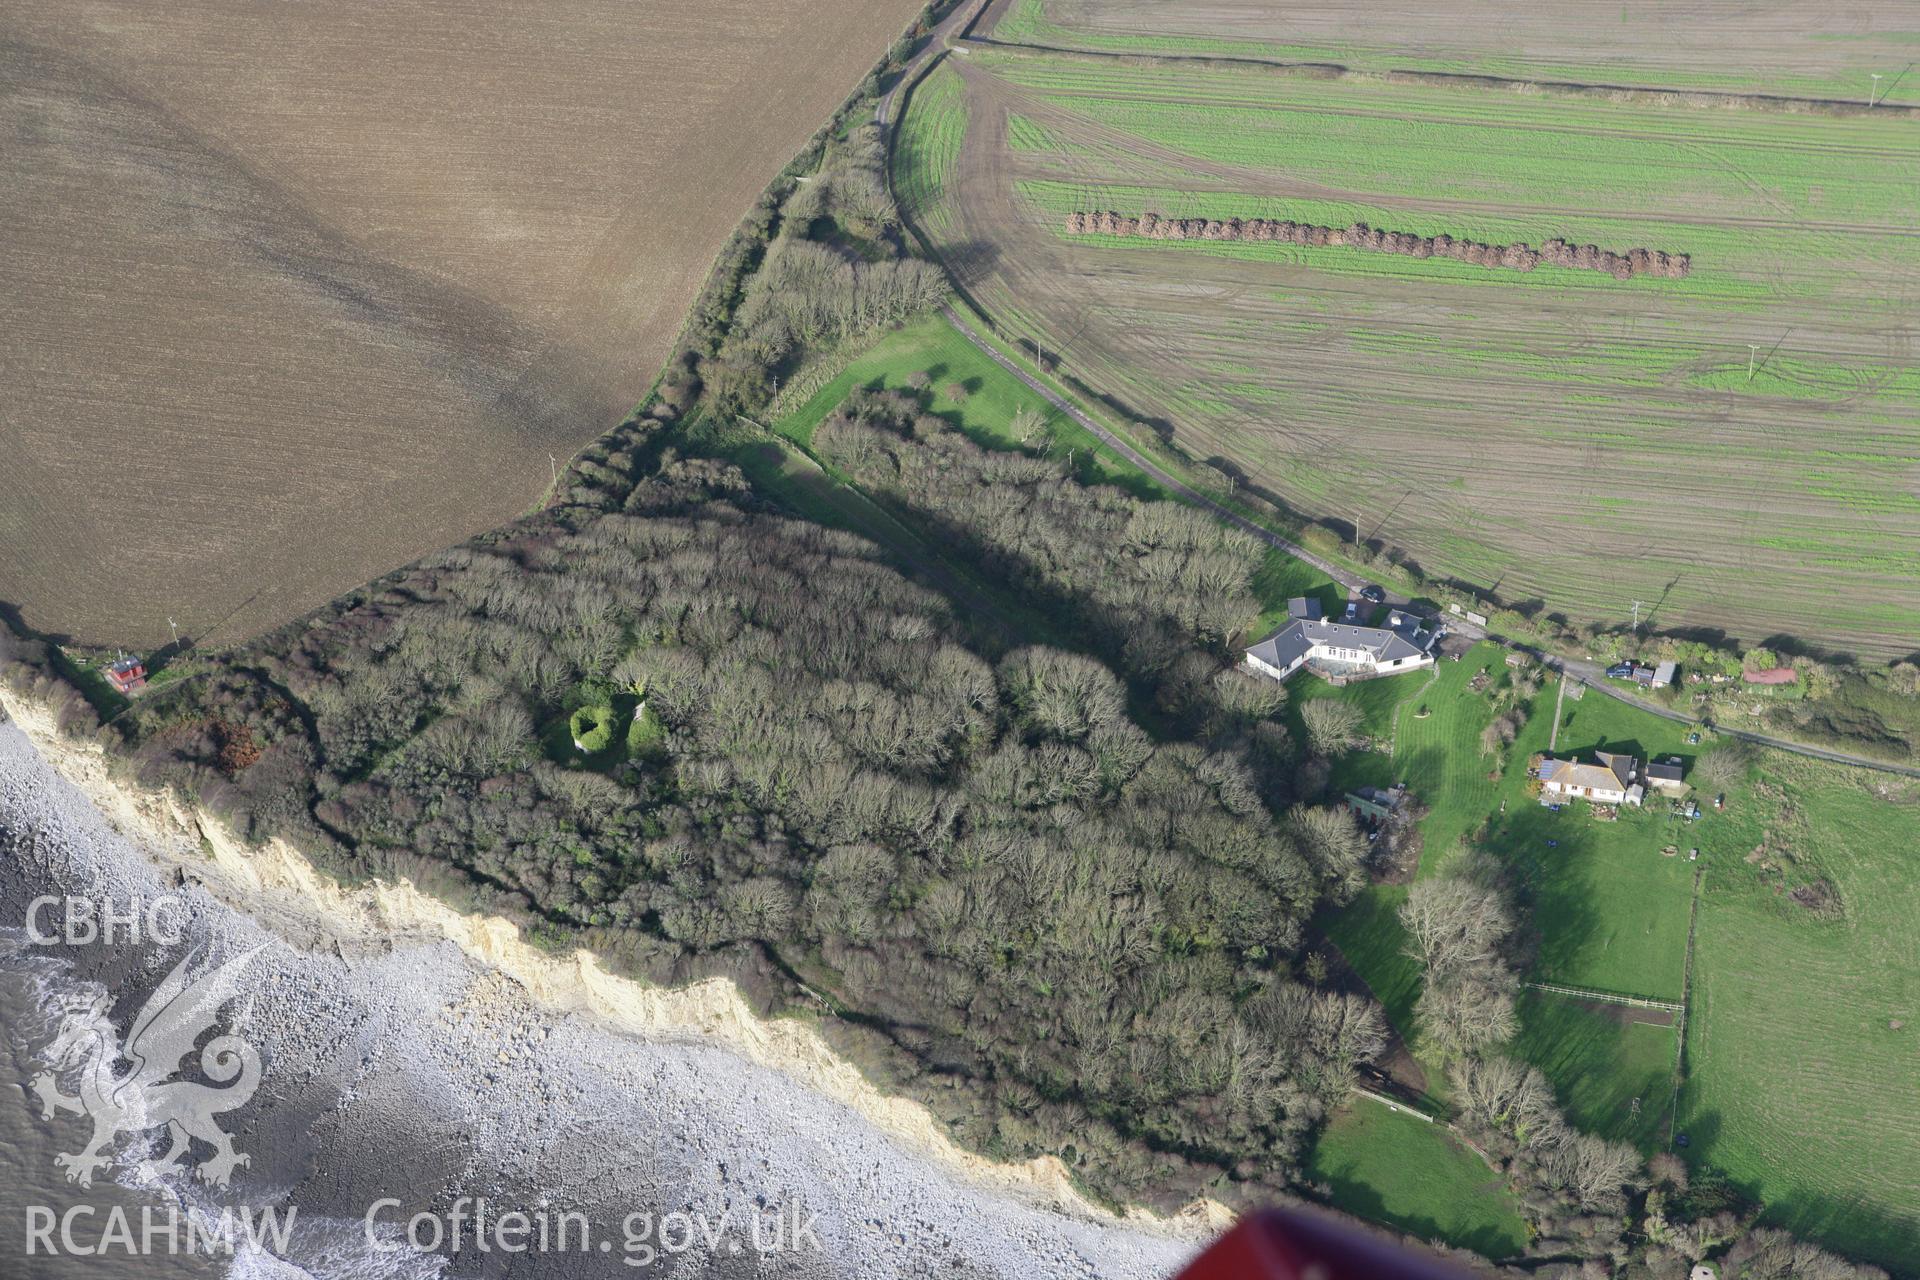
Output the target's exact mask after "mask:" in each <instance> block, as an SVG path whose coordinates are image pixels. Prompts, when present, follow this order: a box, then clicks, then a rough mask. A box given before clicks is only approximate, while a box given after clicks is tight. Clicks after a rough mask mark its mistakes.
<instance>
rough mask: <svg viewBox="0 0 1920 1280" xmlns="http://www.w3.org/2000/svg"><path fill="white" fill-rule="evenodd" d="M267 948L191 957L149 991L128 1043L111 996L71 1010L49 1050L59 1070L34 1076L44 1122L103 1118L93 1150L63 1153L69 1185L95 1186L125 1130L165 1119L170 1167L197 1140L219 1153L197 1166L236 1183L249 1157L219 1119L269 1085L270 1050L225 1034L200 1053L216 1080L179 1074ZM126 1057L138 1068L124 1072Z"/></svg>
mask: <svg viewBox="0 0 1920 1280" xmlns="http://www.w3.org/2000/svg"><path fill="white" fill-rule="evenodd" d="M259 950H260V948H259V947H254V948H253V949H251V950H249V951H245V952H242V953H241V954H240V955H237V956H235V957H234V958H233V959H231V960H229V961H227V962H226V963H225V964H222V965H218V966H215V967H213V968H210V969H206V970H205V971H203V972H200V973H197V974H196V973H192V972H190V971H191V970H192V969H193V968H194V962H195V961H196V960H197V959H198V955H197V953H189V954H188V955H187V957H186V958H185V959H184V960H182V961H181V962H180V963H179V964H177V965H175V966H174V969H173V972H172V973H169V974H168V975H167V978H166V981H164V982H162V983H161V984H160V985H159V987H158V988H156V989H155V991H154V993H153V995H151V996H150V997H148V999H147V1003H146V1004H145V1006H144V1007H142V1008H141V1010H140V1016H139V1017H138V1018H136V1019H134V1023H133V1029H132V1030H131V1031H129V1032H128V1034H127V1043H126V1046H125V1047H124V1049H123V1048H122V1046H121V1044H120V1041H119V1038H118V1037H117V1036H116V1035H115V1034H114V1029H113V1024H112V1022H111V1021H110V1020H109V1018H108V1017H107V1009H108V1005H109V1003H110V1001H109V1000H108V998H107V996H106V994H105V993H102V994H100V995H98V996H95V997H94V998H93V999H92V1001H91V1002H89V1003H88V1004H87V1005H86V1006H84V1007H83V1008H80V1009H76V1010H74V1011H72V1012H70V1013H68V1014H67V1016H66V1017H65V1019H64V1020H63V1021H62V1023H61V1027H60V1031H59V1032H58V1034H56V1035H55V1036H54V1038H53V1040H52V1041H51V1042H50V1043H49V1044H48V1045H47V1048H46V1050H45V1051H44V1053H43V1054H42V1057H43V1059H44V1060H45V1062H46V1063H47V1065H48V1066H49V1067H51V1068H52V1070H49V1071H43V1072H41V1073H40V1074H39V1075H37V1076H35V1077H34V1079H33V1091H34V1093H35V1094H37V1095H38V1096H39V1098H40V1106H41V1114H42V1117H43V1118H45V1119H48V1120H51V1119H53V1118H54V1116H55V1114H56V1113H58V1112H61V1111H71V1112H73V1113H74V1114H75V1115H84V1116H87V1117H89V1118H90V1119H92V1121H93V1140H92V1141H90V1142H89V1143H87V1145H86V1148H85V1150H82V1151H80V1152H78V1153H76V1154H73V1155H64V1154H62V1155H56V1156H55V1157H54V1162H55V1163H56V1164H58V1165H59V1166H60V1168H62V1169H63V1170H65V1171H66V1175H67V1181H69V1182H77V1183H79V1184H80V1185H81V1186H83V1187H90V1186H92V1185H93V1175H94V1171H95V1170H97V1169H99V1168H100V1166H102V1165H104V1164H106V1163H107V1156H106V1155H105V1154H104V1153H105V1151H106V1149H107V1147H108V1145H109V1144H110V1143H112V1141H113V1139H114V1137H115V1135H117V1134H120V1133H128V1132H131V1133H141V1132H144V1131H146V1130H148V1129H155V1128H159V1127H160V1126H162V1125H164V1126H166V1129H167V1133H168V1135H169V1136H170V1138H171V1139H172V1145H171V1146H170V1147H169V1148H168V1150H167V1153H166V1154H165V1155H164V1156H162V1157H160V1161H159V1163H160V1164H163V1165H164V1164H171V1163H173V1162H175V1161H181V1160H185V1159H186V1158H187V1156H188V1155H189V1153H190V1151H191V1149H192V1143H193V1141H194V1140H195V1139H198V1140H199V1141H200V1142H203V1143H205V1144H206V1145H208V1146H210V1147H212V1148H213V1150H214V1154H213V1157H212V1158H211V1159H209V1160H206V1161H204V1162H203V1163H202V1164H201V1165H200V1166H199V1168H198V1169H197V1170H195V1172H196V1173H197V1174H198V1176H199V1177H200V1179H201V1181H203V1182H206V1183H207V1184H209V1185H210V1186H220V1187H224V1186H226V1185H227V1180H228V1178H230V1177H231V1176H232V1175H233V1171H234V1169H235V1168H237V1167H239V1166H241V1165H245V1164H247V1163H248V1159H247V1157H246V1156H244V1155H240V1154H238V1153H236V1152H235V1151H234V1149H233V1139H232V1138H231V1137H229V1136H228V1135H227V1133H226V1132H225V1131H224V1130H222V1129H221V1128H220V1126H219V1125H218V1124H217V1123H215V1121H214V1117H215V1116H217V1115H219V1114H220V1113H222V1112H225V1111H232V1110H233V1109H235V1108H236V1107H240V1106H244V1105H245V1104H246V1102H247V1100H248V1099H249V1098H251V1097H252V1096H253V1091H254V1089H256V1088H257V1087H258V1086H259V1084H260V1055H259V1054H258V1053H256V1052H254V1049H253V1046H251V1045H249V1044H248V1043H247V1042H246V1041H245V1040H242V1039H241V1038H240V1037H238V1036H236V1035H232V1034H224V1035H219V1036H215V1037H214V1038H213V1039H211V1040H209V1041H207V1043H206V1046H205V1047H204V1048H202V1049H201V1050H200V1070H201V1072H202V1073H203V1074H205V1076H206V1077H207V1079H209V1080H212V1081H214V1082H215V1083H214V1084H211V1085H209V1084H202V1083H200V1082H199V1081H194V1080H176V1079H171V1078H170V1077H173V1076H175V1075H177V1074H178V1073H179V1071H180V1060H181V1059H182V1058H184V1057H185V1056H186V1055H187V1054H189V1053H191V1052H192V1051H193V1048H194V1045H195V1044H196V1043H197V1042H198V1041H199V1039H200V1037H201V1036H202V1035H203V1034H205V1033H206V1032H207V1031H209V1030H212V1029H213V1028H214V1026H215V1025H216V1024H217V1023H218V1022H219V1021H220V1010H221V1007H222V1006H223V1005H225V1004H226V1003H227V1002H228V1001H229V1000H231V999H232V998H233V997H234V995H235V994H236V993H237V991H238V987H239V977H240V970H241V969H242V968H244V967H245V966H246V964H247V962H248V961H249V960H251V959H252V958H253V956H254V955H255V953H257V952H258V951H259ZM123 1059H124V1060H125V1061H126V1062H128V1063H131V1064H132V1070H130V1071H126V1072H125V1073H124V1074H122V1071H121V1068H120V1063H121V1061H122V1060H123ZM69 1073H71V1074H72V1076H73V1077H75V1078H76V1079H77V1087H78V1093H77V1095H76V1096H71V1097H70V1096H68V1095H67V1094H65V1093H63V1092H61V1089H60V1080H61V1078H62V1077H63V1076H67V1075H68V1074H69Z"/></svg>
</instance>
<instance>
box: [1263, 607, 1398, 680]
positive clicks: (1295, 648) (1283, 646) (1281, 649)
mask: <svg viewBox="0 0 1920 1280" xmlns="http://www.w3.org/2000/svg"><path fill="white" fill-rule="evenodd" d="M1431 643H1432V637H1430V636H1425V635H1424V633H1422V632H1421V631H1419V630H1418V629H1417V628H1415V627H1412V626H1406V627H1402V628H1400V629H1399V630H1397V631H1396V630H1390V629H1388V628H1386V627H1358V626H1353V625H1351V624H1349V623H1345V622H1325V621H1320V620H1316V619H1309V618H1295V619H1294V620H1293V621H1291V622H1289V623H1287V624H1286V625H1285V626H1283V627H1281V628H1280V629H1279V630H1278V631H1276V632H1274V633H1273V634H1272V635H1270V636H1268V637H1267V638H1266V639H1265V640H1262V641H1261V642H1260V643H1259V644H1256V645H1254V646H1253V648H1252V649H1250V650H1249V651H1248V652H1250V653H1252V654H1253V655H1254V656H1255V657H1256V658H1259V659H1260V660H1261V661H1262V662H1265V663H1267V664H1268V665H1270V666H1274V667H1278V668H1280V669H1281V670H1283V671H1284V670H1285V669H1286V668H1287V667H1288V666H1289V665H1291V664H1292V663H1293V662H1294V661H1295V660H1296V659H1298V658H1299V657H1300V655H1302V654H1304V653H1306V652H1307V650H1309V649H1311V648H1313V646H1315V645H1317V644H1324V645H1333V646H1336V647H1338V648H1341V649H1360V650H1364V651H1365V652H1366V653H1367V654H1368V655H1369V656H1371V658H1372V659H1373V661H1374V662H1376V663H1382V664H1384V663H1388V662H1394V661H1398V660H1400V659H1402V658H1418V657H1420V656H1421V655H1423V654H1424V653H1426V651H1427V646H1428V645H1429V644H1431Z"/></svg>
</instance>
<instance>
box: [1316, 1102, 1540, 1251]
mask: <svg viewBox="0 0 1920 1280" xmlns="http://www.w3.org/2000/svg"><path fill="white" fill-rule="evenodd" d="M1307 1168H1308V1172H1309V1175H1310V1176H1311V1177H1312V1178H1313V1180H1314V1181H1315V1182H1323V1183H1326V1184H1327V1185H1328V1186H1329V1187H1331V1189H1332V1193H1333V1203H1334V1204H1335V1205H1337V1206H1338V1207H1340V1208H1341V1209H1344V1210H1346V1211H1347V1212H1348V1213H1352V1214H1356V1215H1358V1216H1360V1217H1362V1218H1366V1219H1367V1220H1368V1221H1371V1222H1378V1223H1382V1224H1384V1225H1386V1226H1390V1227H1394V1228H1396V1229H1398V1230H1401V1231H1405V1232H1408V1233H1409V1234H1412V1235H1415V1236H1419V1237H1420V1238H1421V1239H1424V1240H1442V1241H1445V1242H1446V1243H1448V1244H1453V1245H1460V1246H1464V1247H1465V1248H1469V1249H1472V1250H1474V1251H1476V1252H1478V1253H1480V1254H1483V1255H1485V1256H1487V1257H1489V1258H1505V1257H1511V1256H1512V1255H1514V1254H1516V1253H1518V1252H1519V1251H1520V1250H1521V1249H1523V1248H1525V1247H1526V1243H1527V1226H1526V1223H1525V1222H1524V1221H1523V1220H1522V1219H1521V1217H1520V1212H1519V1208H1518V1206H1517V1205H1516V1204H1515V1202H1514V1199H1513V1197H1512V1195H1510V1194H1509V1193H1508V1192H1507V1190H1506V1188H1505V1186H1504V1184H1503V1182H1502V1180H1501V1177H1500V1175H1499V1174H1497V1173H1495V1172H1494V1171H1493V1170H1491V1169H1489V1168H1487V1166H1486V1164H1485V1163H1484V1162H1483V1161H1482V1160H1481V1159H1480V1157H1478V1156H1476V1155H1474V1154H1473V1152H1471V1151H1469V1150H1467V1149H1466V1148H1465V1147H1463V1146H1461V1145H1460V1144H1459V1142H1457V1141H1456V1140H1455V1139H1454V1138H1453V1137H1452V1136H1451V1135H1450V1134H1448V1133H1447V1131H1446V1130H1445V1129H1443V1128H1441V1127H1440V1126H1439V1125H1435V1124H1428V1123H1426V1122H1425V1121H1422V1120H1419V1119H1416V1118H1415V1117H1413V1116H1411V1115H1409V1114H1407V1113H1406V1112H1398V1111H1393V1110H1390V1109H1389V1108H1387V1107H1386V1106H1384V1105H1382V1104H1381V1103H1378V1102H1374V1101H1373V1100H1372V1099H1370V1098H1355V1099H1354V1100H1353V1104H1352V1106H1351V1107H1349V1108H1348V1109H1347V1110H1346V1111H1345V1112H1343V1113H1342V1114H1340V1115H1339V1116H1336V1117H1335V1118H1334V1120H1333V1122H1332V1123H1331V1124H1329V1125H1328V1126H1327V1128H1326V1130H1325V1131H1324V1132H1323V1133H1322V1134H1321V1135H1320V1141H1319V1143H1318V1144H1317V1145H1316V1146H1315V1147H1314V1150H1313V1155H1312V1156H1311V1158H1310V1159H1309V1160H1308V1164H1307Z"/></svg>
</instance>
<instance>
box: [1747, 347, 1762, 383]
mask: <svg viewBox="0 0 1920 1280" xmlns="http://www.w3.org/2000/svg"><path fill="white" fill-rule="evenodd" d="M1759 354H1760V344H1759V343H1756V342H1749V343H1748V344H1747V381H1748V382H1752V381H1753V359H1754V357H1755V356H1757V355H1759Z"/></svg>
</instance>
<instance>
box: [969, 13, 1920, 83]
mask: <svg viewBox="0 0 1920 1280" xmlns="http://www.w3.org/2000/svg"><path fill="white" fill-rule="evenodd" d="M1867 8H1868V9H1869V10H1872V11H1875V12H1874V16H1873V18H1871V19H1867V18H1865V16H1864V15H1863V14H1860V13H1859V11H1856V14H1857V15H1858V16H1857V17H1856V22H1855V24H1854V25H1853V26H1852V27H1851V29H1850V30H1848V31H1847V32H1845V33H1837V32H1833V33H1830V32H1824V31H1821V30H1819V27H1820V11H1819V10H1818V9H1809V10H1805V11H1802V12H1797V13H1796V12H1795V11H1794V8H1793V7H1792V6H1788V7H1785V8H1783V9H1781V10H1778V11H1775V12H1773V13H1770V14H1768V15H1767V19H1766V20H1763V21H1760V22H1755V21H1753V20H1752V15H1750V14H1749V12H1748V11H1747V10H1745V9H1742V8H1733V7H1729V8H1727V9H1724V10H1715V9H1712V8H1708V7H1702V6H1693V7H1690V8H1687V9H1684V10H1681V9H1674V10H1667V9H1662V8H1657V7H1656V8H1643V9H1637V10H1633V11H1629V10H1627V9H1622V10H1620V11H1619V12H1618V14H1617V15H1616V14H1613V13H1609V12H1605V11H1601V10H1595V9H1593V8H1591V7H1590V6H1578V5H1571V4H1560V5H1529V6H1525V7H1516V6H1513V5H1499V6H1497V7H1495V6H1474V5H1472V4H1466V5H1460V4H1456V5H1454V6H1452V7H1450V8H1449V9H1447V10H1445V11H1435V12H1434V13H1433V14H1432V15H1431V16H1430V17H1428V18H1426V19H1425V20H1422V19H1421V18H1420V17H1419V15H1418V11H1413V12H1412V13H1410V12H1409V11H1407V10H1396V9H1382V8H1381V7H1380V6H1378V5H1368V4H1361V3H1357V2H1355V3H1347V4H1343V3H1338V2H1336V3H1330V4H1320V5H1315V6H1314V7H1313V9H1311V10H1307V11H1305V12H1302V11H1300V10H1297V9H1284V8H1282V9H1277V8H1275V7H1274V6H1272V5H1268V4H1259V3H1256V2H1255V0H1227V2H1226V3H1219V4H1210V5H1206V6H1204V7H1198V6H1196V7H1194V8H1193V9H1192V10H1191V11H1186V10H1183V9H1181V8H1179V7H1169V6H1165V5H1140V4H1136V3H1130V2H1129V0H1013V2H1012V3H1010V4H1008V5H1006V7H1005V13H1004V16H1002V17H1001V18H1000V19H999V21H998V23H997V24H996V25H995V26H994V27H993V29H992V34H993V37H994V38H995V39H997V40H1003V41H1008V42H1013V43H1020V44H1030V45H1045V46H1050V47H1053V48H1065V49H1089V50H1098V51H1102V52H1108V53H1124V54H1149V55H1151V54H1159V55H1176V56H1184V57H1196V56H1197V57H1209V56H1213V57H1230V58H1261V59H1269V60H1272V61H1276V62H1307V63H1321V64H1327V63H1333V64H1338V65H1341V66H1346V67H1352V68H1355V69H1359V70H1365V71H1374V72H1382V71H1417V72H1426V73H1432V74H1441V75H1480V76H1499V77H1502V78H1507V79H1516V80H1547V81H1572V82H1575V83H1580V84H1604V85H1616V84H1624V85H1633V86H1653V87H1658V88H1673V89H1687V90H1697V91H1702V92H1708V93H1765V94H1775V95H1783V96H1796V97H1813V98H1834V99H1842V100H1847V101H1854V102H1863V101H1865V100H1866V99H1867V98H1868V97H1869V96H1872V97H1873V98H1874V99H1876V100H1877V101H1879V102H1894V103H1914V102H1920V84H1916V83H1914V80H1913V78H1912V77H1907V78H1902V77H1901V76H1900V75H1899V74H1898V73H1899V72H1900V71H1901V69H1902V68H1903V67H1905V66H1907V65H1908V64H1910V63H1912V62H1913V60H1914V58H1915V56H1916V52H1917V51H1920V21H1916V19H1915V18H1914V16H1913V14H1912V12H1911V11H1910V10H1902V8H1901V7H1900V6H1899V5H1898V4H1897V3H1895V2H1893V0H1883V3H1880V4H1878V5H1870V6H1867ZM1875 72H1880V73H1883V74H1882V75H1881V78H1880V80H1879V81H1878V83H1877V84H1876V82H1875V81H1874V79H1873V75H1874V73H1875Z"/></svg>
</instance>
